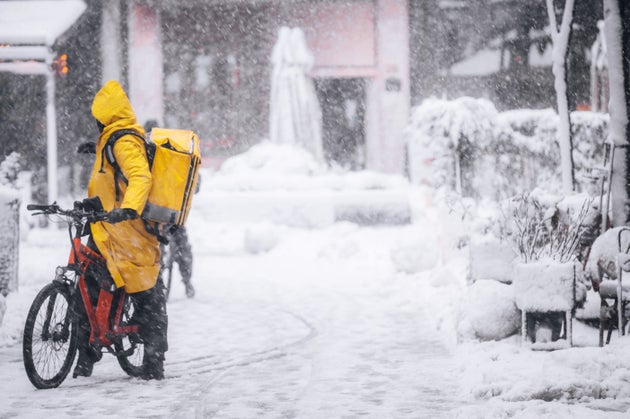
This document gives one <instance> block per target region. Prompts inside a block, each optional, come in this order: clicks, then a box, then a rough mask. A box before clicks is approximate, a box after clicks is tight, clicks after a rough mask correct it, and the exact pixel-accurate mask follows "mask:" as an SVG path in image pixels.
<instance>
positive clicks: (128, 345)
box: [114, 295, 144, 377]
mask: <svg viewBox="0 0 630 419" xmlns="http://www.w3.org/2000/svg"><path fill="white" fill-rule="evenodd" d="M124 304H125V306H124V308H123V313H122V319H121V324H122V325H128V324H130V321H131V317H132V315H133V312H134V308H135V307H134V305H133V300H132V299H131V298H129V296H128V295H127V296H125V303H124ZM114 349H115V350H116V353H117V354H118V355H117V356H116V358H117V359H118V364H119V365H120V367H121V368H122V369H123V371H125V372H126V373H127V374H128V375H129V376H131V377H140V376H141V375H142V372H143V371H144V366H143V365H142V362H143V358H144V344H143V343H142V340H141V339H140V338H139V336H138V335H128V336H125V337H123V338H121V339H118V340H116V341H115V342H114Z"/></svg>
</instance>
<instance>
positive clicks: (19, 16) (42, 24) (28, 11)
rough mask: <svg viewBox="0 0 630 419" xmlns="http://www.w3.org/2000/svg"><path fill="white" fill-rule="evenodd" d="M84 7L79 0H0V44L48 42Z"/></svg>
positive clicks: (68, 25)
mask: <svg viewBox="0 0 630 419" xmlns="http://www.w3.org/2000/svg"><path fill="white" fill-rule="evenodd" d="M85 8H86V5H85V3H84V2H83V0H48V1H46V0H36V1H31V0H24V1H0V44H37V45H52V44H53V43H54V42H55V40H56V39H57V38H58V37H59V36H60V35H61V34H63V33H64V32H65V31H66V30H67V29H68V28H69V27H70V26H71V25H72V24H73V23H74V22H75V21H76V20H77V19H78V18H79V16H81V14H82V13H83V12H84V11H85Z"/></svg>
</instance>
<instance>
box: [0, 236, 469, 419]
mask: <svg viewBox="0 0 630 419" xmlns="http://www.w3.org/2000/svg"><path fill="white" fill-rule="evenodd" d="M246 233H247V232H246V231H245V230H238V229H236V230H234V229H230V228H227V227H223V226H211V225H204V228H203V229H201V230H193V231H191V237H192V242H193V247H194V249H195V274H194V281H195V285H196V287H197V291H198V292H197V297H196V298H195V299H194V300H187V299H185V297H183V289H182V288H183V287H182V286H181V284H176V288H175V289H174V291H173V296H172V300H171V301H170V302H169V317H170V325H169V341H170V350H169V352H168V354H167V363H166V375H167V379H166V380H165V381H162V382H144V381H141V380H137V379H130V378H128V377H126V376H125V375H124V373H123V372H122V370H121V369H120V368H119V367H118V365H117V363H116V361H115V360H114V359H113V358H112V357H111V356H107V355H106V356H105V357H104V359H103V361H101V362H100V363H99V364H97V366H96V368H95V371H94V375H93V377H91V378H88V379H77V380H73V379H72V378H68V379H67V380H66V382H64V383H63V384H62V386H61V387H60V388H58V389H54V390H48V391H36V390H35V389H33V387H32V386H31V384H30V383H29V382H28V380H27V378H26V376H25V374H24V372H23V366H22V361H21V349H20V348H21V346H20V345H19V344H15V345H11V346H9V347H3V348H0V364H1V365H3V376H5V377H7V378H9V379H6V380H4V379H3V380H0V393H1V394H2V395H3V400H2V401H0V407H1V409H0V411H1V412H2V414H1V415H0V416H1V417H3V418H4V417H11V418H12V417H20V418H27V417H43V416H45V415H49V414H50V413H49V412H54V417H57V418H64V417H65V418H70V417H77V416H78V417H86V416H90V415H91V416H93V417H181V418H187V417H216V418H253V417H263V418H294V417H295V418H354V417H374V418H383V417H396V418H417V417H441V416H443V417H448V416H449V415H448V412H449V410H450V409H452V408H454V407H457V406H458V402H457V396H456V395H457V389H456V383H455V377H454V375H453V373H452V372H451V370H452V368H453V365H452V363H453V361H452V359H451V358H450V356H449V354H448V352H447V351H446V349H444V347H443V346H441V344H440V343H439V341H438V340H437V337H436V336H435V335H434V334H433V333H434V332H432V331H431V330H430V329H431V328H430V327H429V326H428V323H427V322H426V318H425V314H424V313H423V311H422V309H421V307H420V305H419V304H417V300H416V297H417V293H418V292H421V290H420V288H417V287H416V286H414V285H412V284H409V283H406V282H404V281H398V280H397V278H396V276H395V275H394V273H393V271H392V267H391V266H390V265H391V263H390V261H389V249H390V248H391V246H392V244H393V242H394V241H395V240H396V238H397V237H399V236H400V235H401V234H404V233H405V231H404V228H399V229H369V228H357V227H355V226H351V225H337V226H334V227H331V228H330V229H324V230H317V231H307V230H290V231H289V230H281V231H280V232H276V233H274V234H276V235H277V237H276V239H277V242H278V244H277V246H275V248H274V249H273V250H272V251H270V252H268V253H263V254H260V255H255V254H250V253H247V252H245V251H244V250H243V248H242V246H241V245H239V244H238V243H240V242H242V237H243V235H245V234H246ZM250 233H251V232H250ZM46 234H51V233H46ZM207 237H212V238H213V241H212V242H209V241H208V240H207V239H206V238H207ZM238 238H240V240H239V239H238ZM59 239H60V240H62V239H63V232H61V234H59ZM29 242H31V240H29ZM55 252H57V251H56V250H55V251H53V250H50V251H46V252H44V253H45V254H46V255H49V256H50V258H53V256H54V257H57V255H56V253H55ZM23 253H25V254H26V256H27V257H28V256H29V253H31V254H34V253H37V254H41V253H42V249H35V248H33V247H29V246H25V249H24V252H23ZM42 265H43V264H42ZM38 269H43V267H39V268H38V267H35V266H31V267H29V268H27V269H26V270H27V271H28V272H29V273H31V275H32V276H33V277H39V278H43V279H40V281H43V282H45V275H44V274H37V270H38ZM31 271H32V272H31ZM42 272H43V271H42ZM38 286H39V285H38V284H37V281H36V280H34V279H33V283H32V284H29V283H27V284H26V286H25V287H23V289H22V291H21V292H20V293H19V297H17V298H14V299H13V300H10V301H9V304H11V305H12V307H16V306H23V307H22V309H23V311H24V312H11V313H7V315H8V316H11V317H10V318H9V321H12V322H14V323H15V324H18V323H19V319H18V318H19V317H20V316H23V315H25V310H26V307H25V305H26V304H28V303H29V301H30V299H32V295H33V293H34V292H35V290H36V289H37V288H38ZM18 311H19V310H18ZM5 320H6V319H5Z"/></svg>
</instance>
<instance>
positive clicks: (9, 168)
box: [0, 152, 20, 189]
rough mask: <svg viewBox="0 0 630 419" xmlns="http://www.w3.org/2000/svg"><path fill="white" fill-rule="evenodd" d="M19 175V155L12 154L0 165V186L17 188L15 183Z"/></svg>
mask: <svg viewBox="0 0 630 419" xmlns="http://www.w3.org/2000/svg"><path fill="white" fill-rule="evenodd" d="M19 173H20V154H19V153H16V152H13V153H11V154H9V155H8V156H7V157H6V158H5V159H4V160H3V161H2V163H0V184H1V185H6V186H9V187H11V188H13V189H15V188H17V185H16V182H17V178H18V175H19Z"/></svg>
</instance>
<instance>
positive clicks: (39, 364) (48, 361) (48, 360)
mask: <svg viewBox="0 0 630 419" xmlns="http://www.w3.org/2000/svg"><path fill="white" fill-rule="evenodd" d="M73 304H74V303H73V299H72V296H71V294H70V289H69V288H68V286H67V285H64V284H62V283H58V282H53V283H50V284H48V285H46V286H45V287H44V288H43V289H42V290H41V291H40V292H39V293H38V294H37V296H36V297H35V299H34V300H33V303H32V304H31V307H30V309H29V311H28V315H27V317H26V323H25V325H24V335H23V339H22V357H23V360H24V369H25V371H26V375H27V376H28V379H29V380H30V381H31V383H33V385H34V386H35V387H36V388H38V389H49V388H55V387H58V386H59V385H60V384H61V383H62V382H63V381H64V380H65V379H66V376H67V375H68V373H69V372H70V369H71V368H72V363H73V361H74V357H75V355H76V352H77V345H78V324H77V322H76V318H75V316H73V315H72V313H73ZM42 308H43V310H42Z"/></svg>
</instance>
